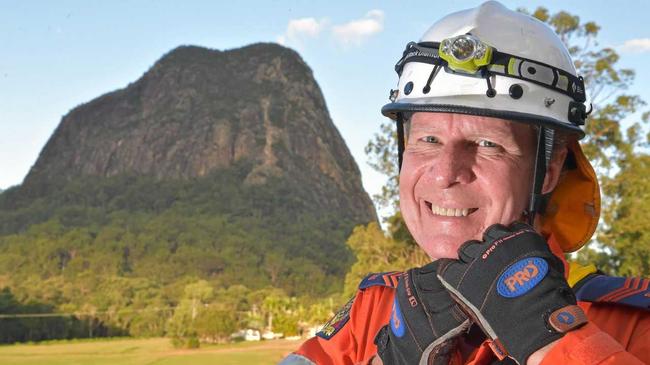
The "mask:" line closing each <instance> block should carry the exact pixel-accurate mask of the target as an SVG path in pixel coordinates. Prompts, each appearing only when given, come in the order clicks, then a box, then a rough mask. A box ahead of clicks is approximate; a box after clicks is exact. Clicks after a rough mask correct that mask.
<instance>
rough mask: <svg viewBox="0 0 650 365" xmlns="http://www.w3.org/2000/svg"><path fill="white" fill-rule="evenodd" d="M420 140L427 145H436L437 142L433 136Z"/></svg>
mask: <svg viewBox="0 0 650 365" xmlns="http://www.w3.org/2000/svg"><path fill="white" fill-rule="evenodd" d="M422 140H423V141H424V142H427V143H438V142H439V141H438V138H436V137H434V136H426V137H424V138H422Z"/></svg>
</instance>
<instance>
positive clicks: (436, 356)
mask: <svg viewBox="0 0 650 365" xmlns="http://www.w3.org/2000/svg"><path fill="white" fill-rule="evenodd" d="M437 268H438V264H437V262H433V263H430V264H428V265H425V266H423V267H421V268H415V269H411V270H409V271H407V272H406V273H404V275H403V276H401V277H400V281H399V284H398V286H397V292H396V293H395V300H394V302H393V312H392V313H391V318H390V323H389V324H388V325H386V326H384V327H383V328H382V329H381V330H380V331H379V333H378V334H377V336H376V337H375V344H376V345H377V354H378V355H379V357H380V358H381V360H382V361H383V363H384V364H385V365H393V364H448V363H449V358H450V356H451V355H452V354H453V350H454V349H455V342H456V340H457V337H458V336H460V335H461V334H462V333H463V331H464V330H466V329H467V328H468V327H469V325H470V321H469V319H468V318H467V316H466V315H465V314H464V313H463V311H462V310H461V309H460V307H459V306H458V305H457V304H456V303H455V302H454V301H453V300H452V298H451V296H450V295H449V293H448V292H447V291H446V290H445V288H444V287H443V286H442V284H441V283H440V281H439V280H438V277H437V275H436V270H437Z"/></svg>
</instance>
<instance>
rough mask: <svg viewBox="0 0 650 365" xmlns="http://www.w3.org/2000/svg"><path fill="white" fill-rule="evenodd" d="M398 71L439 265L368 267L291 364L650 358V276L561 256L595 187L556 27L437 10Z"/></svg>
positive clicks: (577, 232) (515, 17)
mask: <svg viewBox="0 0 650 365" xmlns="http://www.w3.org/2000/svg"><path fill="white" fill-rule="evenodd" d="M395 69H396V71H397V73H398V75H399V82H398V88H397V89H396V90H391V97H390V99H391V103H389V104H387V105H386V106H384V108H383V109H382V113H383V114H384V115H386V116H388V117H390V118H392V119H394V120H395V122H396V126H397V135H398V149H399V163H400V167H401V170H400V208H401V212H402V214H403V217H404V221H405V222H406V225H407V227H408V229H409V231H410V232H411V234H412V235H413V238H414V239H415V241H416V242H417V243H418V245H419V246H420V247H421V248H422V249H423V250H424V251H425V252H426V253H427V254H428V255H429V257H430V258H431V260H432V261H431V263H429V264H428V265H425V266H423V267H420V268H413V269H410V270H407V271H406V272H405V273H394V272H393V273H380V274H372V275H369V276H368V277H366V278H365V279H364V280H363V281H362V282H361V284H360V285H359V291H358V292H357V294H356V296H355V297H354V298H353V299H352V300H351V301H350V302H348V304H347V305H346V306H345V307H344V308H343V309H342V310H341V311H340V312H339V313H338V314H337V315H336V316H335V317H334V318H333V319H332V320H331V321H330V322H329V323H327V324H326V325H325V326H324V327H323V329H322V330H321V332H319V333H318V334H317V336H316V337H314V338H312V339H309V340H307V341H306V342H305V343H304V344H303V345H302V346H301V347H300V349H298V350H297V351H296V352H295V353H293V354H291V355H289V356H288V357H287V358H286V359H285V360H283V362H282V364H283V365H289V364H386V365H389V364H476V365H478V364H507V363H510V364H512V363H517V364H540V363H542V364H643V363H650V312H648V309H649V308H650V291H649V290H648V287H649V286H650V281H648V280H647V279H641V278H635V279H631V278H629V279H626V278H611V277H607V276H605V275H601V274H600V273H599V272H597V271H596V269H595V268H594V267H593V266H591V267H579V266H576V265H568V264H567V262H566V261H565V260H564V253H566V252H572V251H575V250H577V249H579V248H580V247H582V246H583V245H584V244H585V243H587V242H588V241H589V239H590V237H591V235H592V234H593V232H594V230H595V228H596V225H597V222H598V216H599V210H600V207H599V204H600V196H599V187H598V182H597V180H596V177H595V174H594V171H593V168H592V167H591V165H590V163H589V161H588V160H587V159H586V158H585V156H584V154H583V152H582V149H581V147H580V145H579V143H578V140H579V139H580V138H582V137H583V136H584V132H583V130H582V128H581V126H582V125H584V123H585V119H586V117H587V112H586V108H585V105H584V102H585V100H586V95H585V88H584V84H583V79H582V78H581V77H579V76H578V75H577V74H576V70H575V67H574V65H573V61H572V60H571V57H570V55H569V52H568V51H567V49H566V48H565V46H564V44H563V43H562V41H561V40H560V39H559V38H558V36H557V35H556V34H555V33H553V31H552V30H551V29H550V28H548V27H547V26H546V25H545V24H543V23H541V22H539V21H537V20H536V19H534V18H532V17H530V16H527V15H524V14H520V13H517V12H513V11H510V10H508V9H506V8H504V7H503V6H502V5H501V4H499V3H497V2H492V1H491V2H487V3H485V4H483V5H481V6H479V7H477V8H474V9H469V10H465V11H461V12H458V13H454V14H451V15H448V16H446V17H445V18H443V19H441V20H439V21H438V22H436V23H435V24H434V25H433V26H432V27H431V28H430V29H429V30H428V31H427V32H426V33H425V34H424V36H423V37H422V39H421V41H420V42H418V43H415V42H411V43H409V44H408V45H407V47H406V50H405V51H404V53H403V55H402V58H401V59H400V60H399V62H398V63H397V65H396V67H395Z"/></svg>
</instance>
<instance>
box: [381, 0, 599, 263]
mask: <svg viewBox="0 0 650 365" xmlns="http://www.w3.org/2000/svg"><path fill="white" fill-rule="evenodd" d="M395 71H396V72H397V74H398V75H399V81H398V85H397V89H395V90H391V92H390V101H391V102H390V103H388V104H386V105H385V106H384V107H383V108H382V113H383V114H384V115H385V116H387V117H389V118H391V119H394V120H395V121H396V122H397V123H396V125H397V134H398V150H399V151H398V152H399V163H400V166H401V161H402V153H403V150H404V142H405V138H404V125H403V124H404V121H405V120H406V118H407V117H408V115H410V114H411V113H414V112H444V113H460V114H470V115H479V116H488V117H495V118H502V119H508V120H512V121H516V122H523V123H529V124H532V125H534V126H537V133H538V136H537V153H536V158H535V170H534V178H533V181H532V186H533V189H532V193H531V197H530V204H529V208H528V211H527V212H526V213H527V214H528V217H529V220H530V222H531V223H532V222H533V219H534V217H535V215H536V214H540V215H541V222H542V232H543V233H546V234H552V235H554V238H555V240H556V241H557V242H558V243H559V244H560V246H561V247H562V249H563V250H564V251H565V252H570V251H574V250H577V249H578V248H580V247H582V246H583V245H584V244H585V243H587V242H588V241H589V239H590V238H591V236H592V234H593V232H594V231H595V229H596V225H597V223H598V217H599V214H600V191H599V187H598V181H597V179H596V175H595V173H594V171H593V167H592V166H591V164H590V163H589V161H588V160H587V158H586V157H585V156H584V153H583V152H582V149H581V147H580V145H579V144H578V142H577V140H578V139H581V138H583V137H584V135H585V134H584V131H583V130H582V128H581V127H582V126H583V125H584V123H585V119H586V118H587V116H588V112H587V110H586V107H585V101H586V92H585V86H584V81H583V78H582V77H580V76H578V75H577V72H576V69H575V66H574V64H573V60H572V59H571V55H570V54H569V51H568V50H567V48H566V46H565V45H564V43H563V42H562V40H561V39H560V38H559V37H558V36H557V34H555V32H554V31H553V30H552V29H551V28H549V27H548V26H547V25H546V24H544V23H543V22H541V21H539V20H537V19H535V18H534V17H532V16H529V15H527V14H523V13H520V12H516V11H512V10H509V9H507V8H505V7H504V6H503V5H501V4H500V3H498V2H496V1H488V2H486V3H483V4H482V5H480V6H478V7H476V8H473V9H468V10H463V11H459V12H456V13H453V14H450V15H448V16H446V17H444V18H442V19H441V20H439V21H437V22H436V23H434V24H433V26H431V28H429V30H427V31H426V33H425V34H424V35H423V36H422V38H421V39H420V41H419V42H410V43H408V44H407V46H406V49H405V50H404V52H403V53H402V57H401V58H400V59H399V61H398V62H397V64H396V65H395ZM558 131H560V132H562V133H563V134H569V135H571V136H573V138H571V142H569V144H568V146H567V147H568V150H569V154H568V157H567V161H566V162H565V170H566V171H565V172H564V173H563V174H562V176H561V178H560V181H559V182H558V185H557V187H556V188H555V190H554V191H553V193H552V195H551V196H542V194H541V190H542V185H543V182H544V177H545V174H546V167H547V166H548V163H549V160H550V157H551V152H552V149H553V141H554V136H555V135H556V132H558Z"/></svg>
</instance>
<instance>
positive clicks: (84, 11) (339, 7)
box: [0, 0, 650, 194]
mask: <svg viewBox="0 0 650 365" xmlns="http://www.w3.org/2000/svg"><path fill="white" fill-rule="evenodd" d="M479 3H480V2H479V1H454V2H434V1H412V2H405V1H400V2H397V1H323V2H314V1H267V2H263V1H239V2H238V1H223V2H219V1H183V2H177V1H119V0H116V1H110V2H108V1H105V2H99V1H56V2H54V1H40V2H39V1H4V0H0V189H5V188H7V187H9V186H12V185H16V184H19V183H20V182H21V181H22V180H23V178H24V176H25V175H26V174H27V172H28V170H29V168H30V167H31V165H32V164H33V163H34V162H35V161H36V158H37V157H38V153H39V152H40V150H41V148H42V147H43V146H44V144H45V143H46V142H47V139H48V138H49V137H50V135H51V134H52V132H53V131H54V129H55V128H56V126H57V125H58V123H59V122H60V120H61V117H62V116H63V115H65V114H66V113H68V112H69V111H70V110H71V109H72V108H74V107H75V106H77V105H79V104H81V103H84V102H87V101H89V100H91V99H93V98H95V97H97V96H99V95H101V94H104V93H106V92H109V91H112V90H115V89H117V88H122V87H124V86H126V85H127V84H128V83H130V82H132V81H135V80H136V79H137V78H139V77H140V76H141V75H142V74H143V73H144V72H145V71H146V70H147V69H148V68H149V67H150V66H151V65H153V63H154V62H155V61H156V60H157V59H159V58H160V57H161V56H162V55H163V54H164V53H166V52H167V51H169V50H170V49H172V48H174V47H176V46H178V45H181V44H193V45H199V46H205V47H209V48H215V49H221V50H223V49H230V48H237V47H241V46H243V45H246V44H250V43H254V42H260V41H264V42H277V41H281V42H284V44H285V45H287V46H289V47H292V48H294V49H296V50H298V51H299V52H300V54H301V55H302V57H303V58H304V59H305V61H306V62H307V64H308V65H309V66H310V67H311V68H312V70H313V71H314V75H315V77H316V80H317V81H318V83H319V84H320V86H321V88H322V90H323V93H324V95H325V99H326V101H327V105H328V108H329V111H330V114H331V115H332V119H333V120H334V123H335V124H336V126H337V127H338V129H339V131H340V132H341V134H342V135H343V137H344V138H345V140H346V142H347V144H348V146H349V148H350V150H351V152H352V154H353V156H354V157H355V159H356V161H357V163H358V165H359V167H360V168H361V171H362V175H363V181H364V186H365V188H366V190H368V192H369V193H371V194H372V193H376V192H378V191H379V189H380V187H381V185H382V183H383V180H382V178H381V176H379V175H377V174H376V173H374V172H373V171H372V170H370V169H369V168H368V167H367V165H366V156H365V155H364V152H363V148H364V146H365V144H366V143H367V141H368V140H369V139H370V138H371V137H372V135H373V133H375V132H376V131H377V130H378V126H379V124H380V123H381V122H382V120H383V117H382V116H381V114H380V112H379V110H380V108H381V106H382V105H383V104H385V103H386V102H387V96H388V91H389V89H390V88H391V87H395V84H396V82H397V78H396V75H395V73H394V71H393V65H394V63H395V61H396V60H397V59H398V58H399V56H400V55H401V52H402V50H403V48H404V46H405V44H406V43H407V42H408V41H411V40H417V39H419V37H420V36H421V35H422V34H423V33H424V31H425V30H426V29H427V28H428V27H429V26H430V25H431V24H432V23H433V22H434V21H436V20H437V19H439V18H440V17H442V16H444V15H446V14H448V13H450V12H453V11H456V10H461V9H464V8H468V7H473V6H476V5H478V4H479ZM181 4H182V5H181ZM503 4H504V5H506V6H508V7H510V8H512V9H514V8H517V7H522V6H523V7H527V8H529V9H534V8H535V7H536V6H538V5H540V4H542V2H541V1H540V2H525V1H503ZM567 4H571V6H570V7H569V6H567ZM543 5H544V6H546V7H547V8H549V10H550V11H551V12H554V11H557V10H567V11H570V12H571V13H573V14H576V15H579V16H580V17H581V19H584V20H593V21H595V22H597V23H598V24H600V25H601V26H602V30H601V33H600V36H599V41H600V44H601V45H603V46H615V47H618V48H617V49H618V50H619V53H620V54H621V61H620V64H621V66H625V67H630V68H633V69H635V70H636V71H637V80H636V82H635V85H634V86H633V87H632V90H630V91H631V92H633V93H636V94H639V95H641V96H642V97H643V98H644V99H645V100H648V101H650V68H649V66H650V31H649V29H650V27H647V26H641V25H642V24H645V23H647V21H648V20H647V14H649V13H650V2H645V1H640V0H639V1H621V2H617V3H616V5H615V6H613V3H612V2H611V1H600V0H598V1H594V0H592V1H582V0H581V1H572V2H566V1H554V0H551V1H549V0H546V1H544V2H543ZM626 42H627V43H626ZM625 44H627V45H628V47H625V46H624V45H625ZM631 44H632V45H636V47H629V45H631ZM643 66H646V68H645V69H644V68H643Z"/></svg>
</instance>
